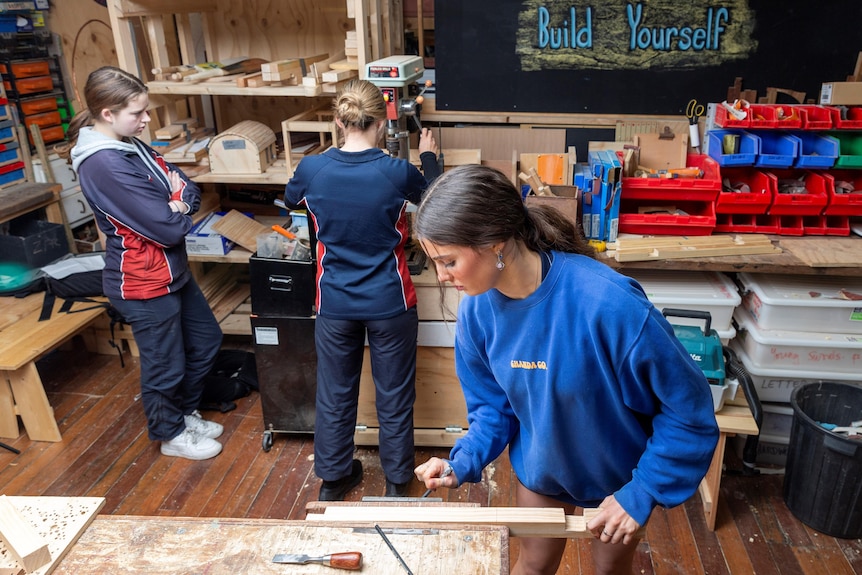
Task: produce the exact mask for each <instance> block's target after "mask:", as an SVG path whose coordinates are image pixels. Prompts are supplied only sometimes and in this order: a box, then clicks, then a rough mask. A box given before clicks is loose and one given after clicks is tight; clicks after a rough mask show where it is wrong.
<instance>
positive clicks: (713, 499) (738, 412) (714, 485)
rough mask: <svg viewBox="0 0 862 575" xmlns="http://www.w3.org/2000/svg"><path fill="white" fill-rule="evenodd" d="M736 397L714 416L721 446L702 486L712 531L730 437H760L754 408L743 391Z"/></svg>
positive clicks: (705, 510) (717, 448)
mask: <svg viewBox="0 0 862 575" xmlns="http://www.w3.org/2000/svg"><path fill="white" fill-rule="evenodd" d="M736 395H737V397H736V398H735V399H733V400H731V401H729V402H725V404H724V407H722V408H721V409H720V410H719V411H718V412H716V414H715V420H716V422H718V429H719V431H721V434H720V435H719V437H718V445H716V446H715V452H714V453H713V455H712V463H710V464H709V470H708V471H707V472H706V477H704V478H703V481H701V483H700V498H701V499H702V500H703V513H704V515H705V516H706V526H707V527H708V528H709V530H710V531H714V530H715V516H716V511H717V508H718V493H719V488H720V487H721V468H722V465H723V463H724V449H725V447H726V446H727V438H728V437H733V436H734V435H736V434H737V433H741V434H744V435H758V434H759V433H760V431H759V430H758V429H757V422H755V421H754V416H753V415H751V408H749V407H748V403H747V402H746V401H745V396H744V395H743V393H742V390H739V391H738V392H737V394H736Z"/></svg>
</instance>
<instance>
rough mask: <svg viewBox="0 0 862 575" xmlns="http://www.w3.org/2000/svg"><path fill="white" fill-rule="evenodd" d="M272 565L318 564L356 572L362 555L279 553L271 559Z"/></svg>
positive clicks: (355, 553) (348, 553) (353, 552)
mask: <svg viewBox="0 0 862 575" xmlns="http://www.w3.org/2000/svg"><path fill="white" fill-rule="evenodd" d="M272 562H273V563H292V564H295V565H306V564H308V563H319V564H321V565H326V566H327V567H334V568H335V569H346V570H348V571H358V570H359V569H361V568H362V553H360V552H359V551H347V552H344V553H330V554H329V555H323V556H322V557H311V556H309V555H305V554H302V553H279V554H278V555H276V556H275V557H273V558H272Z"/></svg>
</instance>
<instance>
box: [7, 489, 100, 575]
mask: <svg viewBox="0 0 862 575" xmlns="http://www.w3.org/2000/svg"><path fill="white" fill-rule="evenodd" d="M8 499H9V502H10V503H12V504H13V505H14V506H15V507H16V508H17V509H18V511H19V512H20V513H21V515H22V516H23V517H24V518H25V519H27V520H29V522H30V523H31V524H32V525H33V527H34V528H35V530H36V532H37V533H38V534H39V535H40V536H41V537H42V539H44V540H45V541H46V542H47V543H48V550H49V551H50V552H51V562H50V563H48V564H47V565H44V566H42V567H40V568H39V569H36V570H35V571H31V573H33V574H35V575H47V574H48V573H53V571H54V569H56V567H57V565H58V563H59V562H60V560H61V559H62V558H63V557H64V556H65V555H66V554H67V553H68V552H69V549H70V548H71V547H72V546H73V545H74V544H75V542H76V541H77V540H78V538H79V537H80V536H81V534H82V533H83V532H84V531H85V530H86V529H87V526H89V525H90V523H92V522H93V520H94V519H95V518H96V514H97V513H99V510H100V509H101V508H102V507H104V506H105V498H104V497H15V496H8ZM16 568H17V569H19V570H20V569H23V567H21V566H19V565H18V563H17V562H16V561H15V560H14V559H12V556H11V553H10V552H9V551H8V550H7V549H6V546H5V545H4V544H3V542H2V541H0V573H17V572H18V571H16Z"/></svg>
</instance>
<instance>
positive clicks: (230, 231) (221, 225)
mask: <svg viewBox="0 0 862 575" xmlns="http://www.w3.org/2000/svg"><path fill="white" fill-rule="evenodd" d="M212 227H213V229H214V230H215V231H217V232H218V233H220V234H221V235H223V236H224V237H226V238H227V239H229V240H231V241H234V242H236V243H238V244H239V245H241V246H242V247H244V248H245V249H247V250H248V251H250V252H256V251H257V236H259V235H260V234H265V233H267V232H269V231H271V230H270V228H268V227H266V226H265V225H263V224H261V223H260V222H256V221H254V220H253V219H252V218H250V217H248V216H247V215H245V214H243V213H242V212H239V211H237V210H231V211H229V212H228V213H226V214H225V215H224V216H223V217H222V218H221V219H220V220H219V221H217V222H216V223H214V224H213V226H212Z"/></svg>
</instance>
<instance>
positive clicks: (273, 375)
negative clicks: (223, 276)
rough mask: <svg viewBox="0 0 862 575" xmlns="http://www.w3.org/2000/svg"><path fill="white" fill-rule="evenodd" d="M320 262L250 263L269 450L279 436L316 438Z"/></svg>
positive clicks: (253, 324)
mask: <svg viewBox="0 0 862 575" xmlns="http://www.w3.org/2000/svg"><path fill="white" fill-rule="evenodd" d="M315 272H316V263H315V262H314V261H292V260H282V259H270V258H261V257H258V256H257V255H253V256H252V257H251V258H250V259H249V276H250V281H251V311H252V315H251V328H252V336H253V338H254V353H255V361H256V364H257V373H258V381H259V383H260V402H261V409H262V411H263V424H264V434H263V450H264V451H269V450H270V449H271V448H272V443H273V434H275V433H296V434H302V433H313V432H314V403H315V396H316V393H317V353H316V350H315V345H314V299H315V293H316V292H315Z"/></svg>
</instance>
